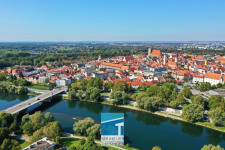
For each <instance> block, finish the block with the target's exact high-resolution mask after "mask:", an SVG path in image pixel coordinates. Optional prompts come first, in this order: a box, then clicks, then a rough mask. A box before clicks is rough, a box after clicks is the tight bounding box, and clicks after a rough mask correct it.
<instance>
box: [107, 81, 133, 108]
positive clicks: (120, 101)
mask: <svg viewBox="0 0 225 150" xmlns="http://www.w3.org/2000/svg"><path fill="white" fill-rule="evenodd" d="M109 85H110V88H111V89H112V93H111V94H110V98H111V99H112V103H113V104H114V105H124V104H126V101H127V98H128V93H132V92H133V91H134V89H133V88H132V87H131V85H130V84H127V83H126V82H125V81H118V82H117V83H116V84H112V83H110V84H109ZM107 86H108V85H107Z"/></svg>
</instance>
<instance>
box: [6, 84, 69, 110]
mask: <svg viewBox="0 0 225 150" xmlns="http://www.w3.org/2000/svg"><path fill="white" fill-rule="evenodd" d="M66 90H67V87H60V88H56V89H53V90H52V91H48V92H46V93H43V94H41V95H38V96H37V97H33V98H31V99H29V100H26V101H24V102H21V103H19V104H16V105H14V106H12V107H9V108H7V109H5V110H4V112H6V113H10V114H15V113H17V112H20V111H22V110H24V109H26V108H28V107H30V106H32V105H34V104H37V103H39V102H41V101H44V100H45V99H47V98H50V97H52V96H54V95H57V94H59V93H61V92H63V91H66Z"/></svg>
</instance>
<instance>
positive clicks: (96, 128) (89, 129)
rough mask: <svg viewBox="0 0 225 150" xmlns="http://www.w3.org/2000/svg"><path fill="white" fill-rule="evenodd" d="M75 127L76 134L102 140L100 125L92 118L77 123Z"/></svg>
mask: <svg viewBox="0 0 225 150" xmlns="http://www.w3.org/2000/svg"><path fill="white" fill-rule="evenodd" d="M73 127H74V128H73V130H74V132H75V134H79V135H82V136H88V137H90V136H91V137H93V138H95V139H100V137H101V126H100V124H96V123H95V121H94V120H93V119H92V118H90V117H88V118H85V119H83V120H79V121H78V122H75V123H74V125H73Z"/></svg>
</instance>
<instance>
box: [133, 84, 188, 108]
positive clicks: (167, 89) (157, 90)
mask: <svg viewBox="0 0 225 150" xmlns="http://www.w3.org/2000/svg"><path fill="white" fill-rule="evenodd" d="M175 87H176V85H175V84H174V83H169V82H164V83H161V86H154V85H150V86H147V87H146V90H145V91H146V95H145V96H144V97H159V98H161V99H162V100H163V105H164V106H171V107H174V108H175V107H177V106H179V105H183V104H185V103H186V100H185V98H184V96H183V94H181V93H178V91H177V90H176V89H175ZM184 93H185V94H186V91H184ZM142 96H143V95H142ZM142 96H140V95H139V96H137V98H136V100H137V102H141V101H140V97H142ZM142 101H144V100H142Z"/></svg>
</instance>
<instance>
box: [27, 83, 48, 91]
mask: <svg viewBox="0 0 225 150" xmlns="http://www.w3.org/2000/svg"><path fill="white" fill-rule="evenodd" d="M27 88H31V89H37V90H49V88H48V87H47V86H43V85H37V84H35V85H31V86H28V87H27Z"/></svg>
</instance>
